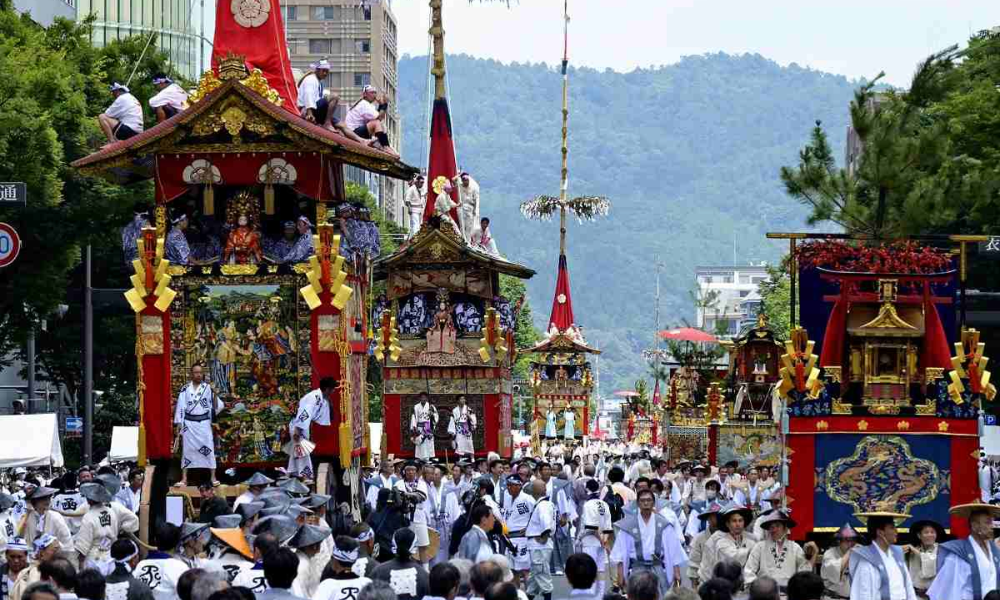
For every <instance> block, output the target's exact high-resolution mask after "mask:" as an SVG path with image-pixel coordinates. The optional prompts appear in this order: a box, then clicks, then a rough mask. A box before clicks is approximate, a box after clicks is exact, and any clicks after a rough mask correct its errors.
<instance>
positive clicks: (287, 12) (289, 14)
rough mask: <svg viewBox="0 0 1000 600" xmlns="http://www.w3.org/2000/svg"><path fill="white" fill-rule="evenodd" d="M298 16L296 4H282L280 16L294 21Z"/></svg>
mask: <svg viewBox="0 0 1000 600" xmlns="http://www.w3.org/2000/svg"><path fill="white" fill-rule="evenodd" d="M298 16H299V7H298V6H282V7H281V17H282V18H283V19H284V20H285V21H286V22H287V21H294V20H296V19H297V18H298Z"/></svg>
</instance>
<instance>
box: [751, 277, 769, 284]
mask: <svg viewBox="0 0 1000 600" xmlns="http://www.w3.org/2000/svg"><path fill="white" fill-rule="evenodd" d="M765 279H767V277H752V278H750V281H751V282H752V283H761V282H762V281H764V280H765Z"/></svg>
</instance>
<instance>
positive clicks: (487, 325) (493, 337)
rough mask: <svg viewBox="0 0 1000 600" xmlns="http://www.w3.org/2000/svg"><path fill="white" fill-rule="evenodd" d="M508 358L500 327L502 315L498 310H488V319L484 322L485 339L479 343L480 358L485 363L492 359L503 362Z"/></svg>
mask: <svg viewBox="0 0 1000 600" xmlns="http://www.w3.org/2000/svg"><path fill="white" fill-rule="evenodd" d="M504 356H507V345H506V344H505V343H504V335H503V329H502V328H501V327H500V315H498V314H497V309H495V308H493V307H492V306H491V307H490V308H487V309H486V318H485V319H484V322H483V338H482V340H480V342H479V358H481V359H483V362H484V363H488V362H490V359H491V358H494V357H496V359H497V360H498V361H499V360H502V359H503V357H504Z"/></svg>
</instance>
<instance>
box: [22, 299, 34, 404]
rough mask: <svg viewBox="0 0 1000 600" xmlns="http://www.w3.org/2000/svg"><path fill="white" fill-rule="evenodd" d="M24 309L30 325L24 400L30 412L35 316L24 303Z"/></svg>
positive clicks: (32, 384)
mask: <svg viewBox="0 0 1000 600" xmlns="http://www.w3.org/2000/svg"><path fill="white" fill-rule="evenodd" d="M24 308H25V310H26V311H27V312H28V313H29V314H28V317H29V322H30V323H31V327H29V328H28V340H27V344H26V348H25V350H26V351H27V354H28V398H27V400H26V401H25V403H24V404H25V406H24V408H25V412H28V413H30V412H31V401H32V400H34V398H35V317H34V315H33V314H31V310H30V309H29V308H28V306H27V305H26V306H25V307H24Z"/></svg>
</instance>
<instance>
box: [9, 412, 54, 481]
mask: <svg viewBox="0 0 1000 600" xmlns="http://www.w3.org/2000/svg"><path fill="white" fill-rule="evenodd" d="M49 466H51V467H61V466H63V453H62V445H61V444H60V443H59V423H58V421H57V420H56V415H55V414H53V413H45V414H38V415H9V416H3V417H0V468H7V469H9V468H12V467H49Z"/></svg>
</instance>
